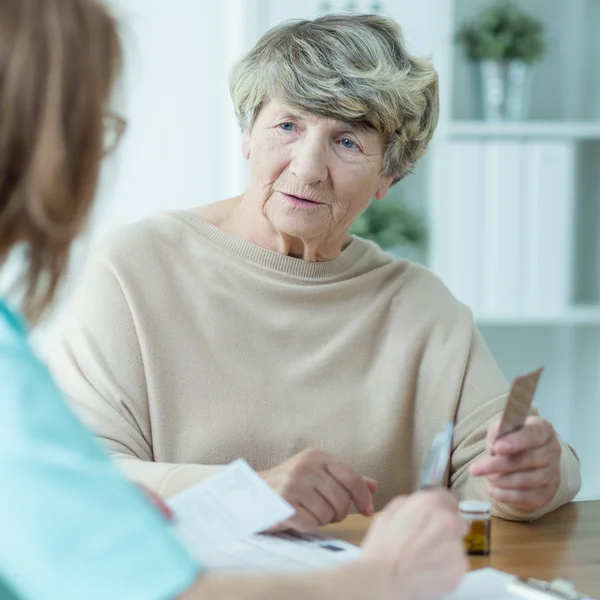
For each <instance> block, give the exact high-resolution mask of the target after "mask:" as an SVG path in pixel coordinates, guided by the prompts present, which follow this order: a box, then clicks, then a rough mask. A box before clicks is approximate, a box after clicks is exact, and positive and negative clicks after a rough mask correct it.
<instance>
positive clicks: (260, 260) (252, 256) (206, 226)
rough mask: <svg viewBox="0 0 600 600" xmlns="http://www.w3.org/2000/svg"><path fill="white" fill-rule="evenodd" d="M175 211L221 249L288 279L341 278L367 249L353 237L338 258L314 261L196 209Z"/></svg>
mask: <svg viewBox="0 0 600 600" xmlns="http://www.w3.org/2000/svg"><path fill="white" fill-rule="evenodd" d="M171 214H172V215H173V216H175V217H176V218H178V219H179V220H180V221H183V222H184V223H186V224H187V225H189V226H190V227H191V228H192V229H194V230H195V231H197V232H198V233H200V234H201V235H202V236H203V237H204V238H206V239H207V240H209V241H210V242H212V243H213V244H215V245H217V246H219V247H220V248H223V249H226V250H228V251H230V252H232V253H234V254H236V255H237V256H240V257H242V258H244V259H246V260H248V261H249V262H251V263H253V264H255V265H256V266H258V267H261V268H263V269H267V270H270V271H274V272H277V273H279V274H281V275H283V276H286V277H288V278H296V279H302V280H312V281H315V280H331V279H339V278H340V276H344V275H348V274H349V272H350V271H351V269H352V267H354V266H356V264H357V262H358V260H359V258H360V257H361V256H362V255H363V254H364V252H365V245H364V242H363V240H361V239H360V238H357V237H354V236H353V237H352V241H351V242H350V243H349V244H348V246H346V248H344V250H342V252H341V253H340V255H339V256H338V257H337V258H334V259H333V260H328V261H322V262H310V261H307V260H303V259H301V258H295V257H293V256H287V255H286V254H281V253H279V252H275V251H273V250H268V249H266V248H263V247H262V246H258V245H256V244H253V243H252V242H249V241H248V240H245V239H244V238H241V237H238V236H235V235H232V234H230V233H227V232H226V231H223V230H222V229H219V228H218V227H216V226H215V225H213V224H212V223H209V222H208V221H206V220H205V219H203V218H202V217H200V216H199V215H198V214H197V213H196V211H195V210H186V211H181V212H176V213H171Z"/></svg>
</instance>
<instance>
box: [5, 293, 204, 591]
mask: <svg viewBox="0 0 600 600" xmlns="http://www.w3.org/2000/svg"><path fill="white" fill-rule="evenodd" d="M198 572H199V569H198V566H197V564H196V563H195V562H194V561H193V560H192V559H191V558H190V557H189V555H188V554H187V553H186V552H185V551H184V549H183V548H182V546H180V545H179V543H178V542H177V540H176V539H175V537H174V536H173V534H172V532H171V529H170V526H169V524H168V523H167V521H166V520H165V519H164V518H163V517H162V516H161V515H160V513H159V512H158V511H157V510H156V509H155V508H154V507H153V506H152V505H151V503H150V502H149V501H148V500H146V498H145V496H144V494H143V493H142V492H141V491H140V490H138V489H137V488H136V487H135V486H133V485H131V484H130V483H129V482H127V481H126V479H125V478H124V477H123V475H121V473H120V471H119V470H118V469H117V468H116V467H115V466H114V465H113V464H112V462H111V461H110V460H109V459H108V458H107V456H106V455H105V453H104V451H103V449H102V448H101V446H100V445H99V444H98V443H97V442H96V440H95V439H94V437H93V436H92V435H91V434H90V433H89V432H88V431H87V430H86V429H85V427H84V426H83V425H82V424H81V423H80V422H79V420H78V419H77V418H76V417H75V415H74V414H73V413H72V412H71V410H70V409H69V407H68V406H67V404H66V403H65V401H64V400H63V398H62V396H61V394H60V392H59V391H58V389H57V387H56V386H55V384H54V383H53V381H52V378H51V376H50V373H49V372H48V370H47V369H46V367H45V366H44V365H43V364H42V363H41V362H40V361H39V360H38V359H37V358H36V357H35V356H34V354H33V352H32V350H31V348H30V346H29V344H28V342H27V331H26V327H25V325H24V323H23V321H22V320H21V318H20V317H19V316H18V315H17V314H15V313H14V312H12V311H11V310H10V309H9V308H8V306H7V304H6V303H5V302H4V301H2V299H0V580H2V582H3V584H4V585H6V587H7V588H9V589H10V590H11V592H13V593H14V595H15V596H16V597H17V598H21V599H23V600H41V599H43V600H83V599H85V600H109V599H110V600H121V599H122V600H167V599H171V598H175V597H177V596H178V595H179V594H181V593H182V592H183V591H184V590H185V589H187V588H188V587H190V586H191V584H192V583H193V581H194V580H195V578H196V577H197V575H198ZM1 588H2V586H1V585H0V594H2V591H1Z"/></svg>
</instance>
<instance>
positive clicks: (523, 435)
mask: <svg viewBox="0 0 600 600" xmlns="http://www.w3.org/2000/svg"><path fill="white" fill-rule="evenodd" d="M555 436H556V434H555V433H554V428H553V427H552V425H551V424H550V423H549V422H548V421H545V420H544V419H542V418H540V417H527V420H526V421H525V425H524V426H523V427H521V429H519V430H518V431H515V432H514V433H509V434H508V435H506V436H504V437H502V438H500V439H499V440H498V441H496V442H495V443H494V446H493V449H494V454H502V455H506V454H516V453H517V452H524V451H525V450H530V449H533V448H539V447H540V446H543V445H545V444H547V443H549V442H550V441H551V440H552V438H554V437H555Z"/></svg>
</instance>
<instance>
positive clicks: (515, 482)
mask: <svg viewBox="0 0 600 600" xmlns="http://www.w3.org/2000/svg"><path fill="white" fill-rule="evenodd" d="M487 479H488V481H489V483H490V484H491V485H492V486H493V487H495V488H500V489H503V490H535V489H538V488H542V487H546V486H548V485H549V483H551V482H554V481H555V480H556V479H557V471H556V470H555V469H553V468H550V467H548V468H545V469H529V470H527V471H519V472H517V473H510V474H508V475H492V476H491V477H488V478H487Z"/></svg>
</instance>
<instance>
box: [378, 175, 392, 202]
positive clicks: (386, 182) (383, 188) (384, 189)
mask: <svg viewBox="0 0 600 600" xmlns="http://www.w3.org/2000/svg"><path fill="white" fill-rule="evenodd" d="M393 181H394V178H393V177H392V176H386V177H382V178H381V185H380V186H379V189H378V190H377V191H376V192H375V198H377V200H383V199H384V198H385V197H386V196H387V193H388V192H389V191H390V188H391V187H392V183H393Z"/></svg>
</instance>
